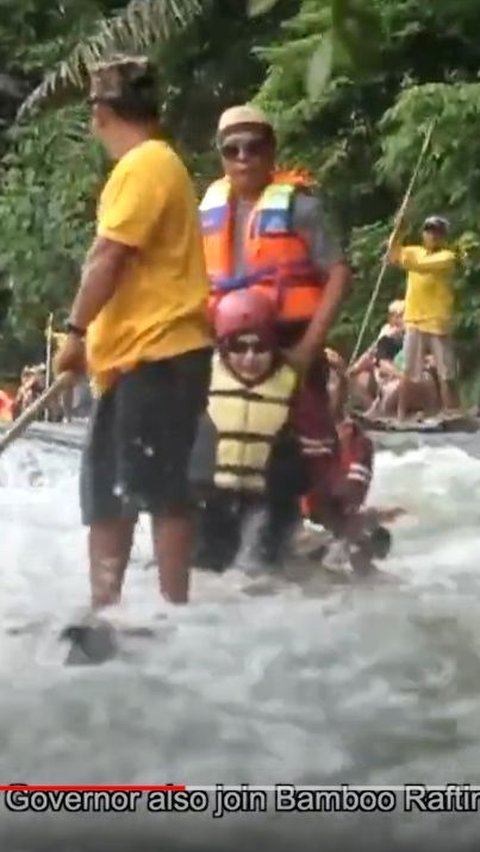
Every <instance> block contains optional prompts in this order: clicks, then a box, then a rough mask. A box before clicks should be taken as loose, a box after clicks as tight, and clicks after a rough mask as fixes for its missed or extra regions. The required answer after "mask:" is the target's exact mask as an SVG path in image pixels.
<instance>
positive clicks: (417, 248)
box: [388, 216, 459, 420]
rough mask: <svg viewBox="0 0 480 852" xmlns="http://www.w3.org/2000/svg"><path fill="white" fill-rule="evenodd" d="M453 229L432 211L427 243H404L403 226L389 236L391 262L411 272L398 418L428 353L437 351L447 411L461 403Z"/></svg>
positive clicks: (436, 362) (426, 227)
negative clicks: (450, 239)
mask: <svg viewBox="0 0 480 852" xmlns="http://www.w3.org/2000/svg"><path fill="white" fill-rule="evenodd" d="M448 230H449V225H448V222H447V220H446V219H444V218H442V217H441V216H430V217H429V218H428V219H426V220H425V222H424V224H423V232H422V243H423V244H422V245H409V246H404V245H403V244H402V243H403V233H402V231H401V230H398V229H396V231H395V232H394V235H393V236H392V238H391V239H390V244H389V251H388V260H389V262H390V263H392V264H395V265H397V266H400V267H401V268H402V269H404V270H405V271H406V272H407V273H408V277H407V291H406V295H405V314H404V321H405V342H404V354H405V369H404V376H403V378H402V380H401V383H400V388H399V401H398V419H399V420H404V419H405V417H406V413H407V410H408V407H409V397H410V393H411V384H412V382H418V381H420V380H421V379H422V376H423V373H424V369H425V357H426V356H427V355H431V356H432V358H433V362H434V365H435V369H436V372H437V375H438V379H439V385H440V399H441V405H442V411H443V413H445V414H448V413H450V412H453V411H455V410H456V409H458V408H459V399H458V394H457V390H456V387H455V373H456V365H455V353H454V349H453V342H452V337H451V330H452V324H453V302H454V294H453V276H454V273H455V268H456V257H455V252H454V251H452V250H451V249H450V248H449V247H448V245H447V238H448Z"/></svg>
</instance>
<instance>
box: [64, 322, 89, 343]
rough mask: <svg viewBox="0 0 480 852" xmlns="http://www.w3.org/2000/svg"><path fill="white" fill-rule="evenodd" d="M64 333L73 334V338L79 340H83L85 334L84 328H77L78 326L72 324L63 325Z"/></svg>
mask: <svg viewBox="0 0 480 852" xmlns="http://www.w3.org/2000/svg"><path fill="white" fill-rule="evenodd" d="M65 331H66V332H67V334H73V335H74V336H75V337H79V338H80V340H83V338H84V337H85V334H86V331H85V329H84V328H79V326H78V325H74V324H73V322H67V323H65Z"/></svg>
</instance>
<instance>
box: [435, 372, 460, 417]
mask: <svg viewBox="0 0 480 852" xmlns="http://www.w3.org/2000/svg"><path fill="white" fill-rule="evenodd" d="M439 385H440V400H441V403H442V411H443V412H445V413H448V412H449V411H458V410H459V408H460V397H459V395H458V391H457V388H456V386H455V382H453V381H446V380H445V379H440V381H439Z"/></svg>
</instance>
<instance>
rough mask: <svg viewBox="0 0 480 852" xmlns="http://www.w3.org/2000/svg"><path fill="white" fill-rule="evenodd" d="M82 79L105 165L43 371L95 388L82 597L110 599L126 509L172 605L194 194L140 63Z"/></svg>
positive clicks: (185, 520)
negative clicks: (92, 227) (141, 522)
mask: <svg viewBox="0 0 480 852" xmlns="http://www.w3.org/2000/svg"><path fill="white" fill-rule="evenodd" d="M90 76H91V93H90V103H91V105H92V129H93V132H94V134H95V136H96V137H97V138H98V139H99V140H100V141H101V142H102V144H103V146H104V147H105V149H106V151H107V153H108V154H109V155H110V157H111V158H112V160H114V161H115V162H116V165H115V166H114V168H113V170H112V172H111V174H110V177H109V179H108V181H107V183H106V185H105V187H104V190H103V192H102V195H101V199H100V203H99V206H98V216H97V234H96V238H95V240H94V242H93V245H92V247H91V249H90V251H89V252H88V255H87V258H86V262H85V266H84V269H83V274H82V280H81V284H80V288H79V291H78V293H77V296H76V298H75V300H74V303H73V306H72V309H71V312H70V318H69V322H68V323H67V328H66V331H67V339H66V341H65V343H64V344H63V346H62V349H61V351H60V352H59V354H58V356H57V359H56V370H57V372H58V371H63V370H72V371H74V372H76V373H77V374H80V373H82V372H83V371H84V370H85V369H88V372H89V373H90V375H91V377H92V379H93V383H94V386H95V388H96V390H97V394H98V398H97V400H96V403H95V406H94V410H93V413H92V421H91V424H90V429H89V435H88V439H87V445H86V447H85V450H84V454H83V461H82V470H81V489H80V490H81V508H82V518H83V522H84V524H85V525H87V526H88V527H89V528H90V542H89V544H90V547H89V551H90V561H91V571H90V576H91V585H92V605H93V607H94V608H99V607H102V606H107V605H110V604H112V603H114V602H115V601H116V600H118V598H119V596H120V593H121V586H122V580H123V575H124V572H125V569H126V566H127V563H128V559H129V555H130V549H131V544H132V538H133V531H134V527H135V523H136V519H137V515H138V513H139V512H140V511H145V512H147V513H149V514H150V515H151V516H152V519H153V540H154V548H155V555H156V558H157V562H158V565H159V572H160V587H161V591H162V593H163V594H164V595H165V597H166V598H168V599H169V600H170V601H172V602H174V603H183V602H185V601H186V600H187V598H188V578H189V563H190V540H191V512H190V500H189V494H188V480H187V469H188V463H189V458H190V453H191V449H192V445H193V441H194V438H195V435H196V430H197V425H198V420H199V417H200V416H201V414H202V413H203V410H204V407H205V405H206V401H207V395H208V387H209V380H210V362H211V353H212V349H211V346H212V344H211V339H210V335H209V329H208V319H207V298H208V287H209V285H208V280H207V276H206V271H205V262H204V257H203V249H202V238H201V234H200V227H199V221H198V213H197V204H196V198H195V192H194V188H193V185H192V182H191V179H190V177H189V175H188V172H187V170H186V169H185V167H184V165H183V163H182V162H181V160H180V159H179V158H178V156H177V155H176V154H175V153H174V151H173V150H172V149H171V148H170V147H169V146H168V145H167V144H166V143H165V142H163V141H161V140H160V139H159V138H158V123H157V89H156V82H155V78H154V75H153V72H152V69H151V67H150V66H149V64H148V62H147V60H146V59H144V58H143V57H133V58H129V57H117V58H115V59H113V60H112V61H110V62H108V63H101V64H99V65H97V66H95V68H93V69H91V71H90ZM84 338H86V345H85V341H84Z"/></svg>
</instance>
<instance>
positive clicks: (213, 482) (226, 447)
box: [191, 290, 371, 571]
mask: <svg viewBox="0 0 480 852" xmlns="http://www.w3.org/2000/svg"><path fill="white" fill-rule="evenodd" d="M275 319H276V316H275V309H274V306H273V303H272V301H271V300H270V299H268V297H266V296H264V295H262V294H259V293H255V292H252V291H246V290H243V291H239V292H234V293H231V294H229V295H228V296H225V297H224V299H222V301H221V302H220V303H219V305H218V306H217V307H216V310H215V314H214V327H215V334H216V338H217V343H218V352H217V354H216V356H215V358H214V363H213V373H212V382H211V387H210V395H209V405H208V411H207V414H206V415H205V417H204V419H203V421H202V422H201V425H200V429H199V433H198V437H197V442H196V445H195V448H194V452H193V456H192V463H191V480H192V482H193V484H194V485H195V486H196V490H197V495H198V505H199V510H198V524H197V541H196V556H195V560H194V564H196V565H197V566H198V567H203V568H208V569H211V570H217V571H222V570H224V569H225V568H227V567H228V566H229V565H230V564H232V563H233V562H234V561H235V557H236V556H237V554H238V552H239V550H240V546H241V544H242V534H243V531H244V529H245V523H246V521H247V519H248V518H249V517H250V516H251V515H252V514H254V513H262V515H263V522H262V524H261V526H260V528H259V530H258V537H257V541H256V543H255V545H254V548H253V553H254V554H255V558H256V559H258V561H259V562H261V563H263V564H269V565H272V566H275V565H279V564H280V562H281V559H280V557H281V556H282V557H283V556H285V555H286V552H287V546H288V544H289V542H290V540H291V537H292V534H293V532H294V530H295V528H296V526H297V524H298V522H299V521H300V520H301V508H302V507H301V501H300V498H301V497H302V496H304V495H307V494H308V492H309V490H310V488H311V482H310V481H309V475H308V467H307V465H306V464H305V458H304V456H303V455H302V452H301V450H300V446H299V443H298V441H297V439H296V437H295V432H294V430H293V428H292V426H291V422H290V415H291V412H292V409H293V408H294V406H295V402H296V399H297V391H298V384H299V381H298V379H299V376H298V373H297V371H296V370H295V369H294V367H293V366H292V365H290V364H289V363H288V361H287V355H285V353H283V352H281V351H280V349H279V348H278V344H277V340H276V331H275ZM365 441H366V442H367V449H366V450H365V442H362V440H361V439H360V432H359V430H358V427H355V426H353V425H352V424H351V423H350V421H349V422H348V425H347V424H346V427H345V435H344V434H343V432H342V430H341V429H340V430H339V442H340V445H341V447H342V452H341V453H340V454H339V456H338V460H337V463H336V467H335V470H334V471H333V473H334V474H335V475H334V476H332V482H331V494H329V495H325V497H326V499H325V505H326V506H332V507H334V511H330V512H326V515H325V525H326V526H327V528H329V529H330V530H331V531H332V532H333V535H334V536H335V537H336V536H339V537H343V536H345V535H349V534H350V533H351V534H352V535H353V536H354V538H355V540H357V539H358V538H359V536H360V532H359V529H358V525H355V523H353V515H354V514H355V512H356V509H357V508H358V507H360V506H361V505H362V503H363V501H364V499H365V496H366V493H367V491H368V486H369V483H370V470H371V468H370V467H369V466H368V464H369V462H367V465H365V464H363V463H362V462H363V456H364V455H365V453H366V454H367V456H368V459H369V461H371V444H370V442H369V441H368V439H365ZM369 454H370V455H369ZM360 455H361V456H362V460H360ZM357 457H358V458H357ZM303 508H304V510H305V512H306V513H308V511H309V506H308V497H307V498H306V502H305V503H304V505H303ZM362 535H363V532H362Z"/></svg>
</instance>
